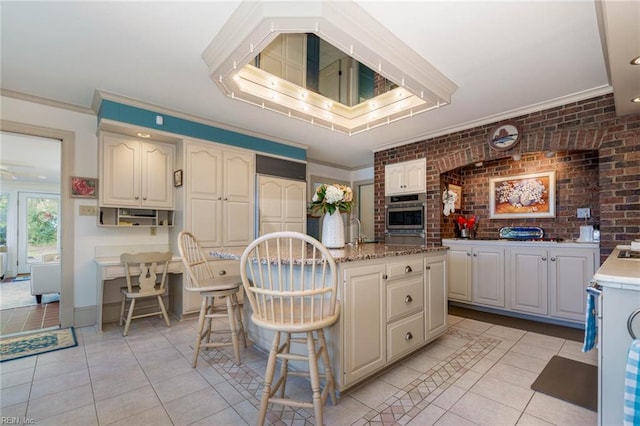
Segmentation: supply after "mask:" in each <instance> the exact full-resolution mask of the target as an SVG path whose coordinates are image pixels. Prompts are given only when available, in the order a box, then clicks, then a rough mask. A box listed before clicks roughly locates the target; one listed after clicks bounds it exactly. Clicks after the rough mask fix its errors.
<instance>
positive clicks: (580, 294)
mask: <svg viewBox="0 0 640 426" xmlns="http://www.w3.org/2000/svg"><path fill="white" fill-rule="evenodd" d="M442 244H443V245H444V246H447V247H449V269H448V270H449V273H450V276H449V284H450V288H449V300H451V301H454V302H462V303H467V304H472V305H482V306H485V307H488V308H491V309H496V311H497V312H499V311H504V312H512V313H514V314H518V315H522V316H525V317H538V318H544V319H545V320H546V321H551V322H558V323H561V324H563V323H567V322H570V323H579V324H584V315H585V289H586V287H587V285H588V284H589V282H590V281H591V278H592V277H593V274H594V273H595V270H596V266H597V265H598V259H599V256H600V254H599V253H600V251H599V247H598V244H597V243H575V242H561V243H557V242H540V241H535V242H527V241H518V242H515V241H505V240H495V241H486V240H447V239H444V240H442ZM469 277H471V278H469ZM468 288H471V297H470V298H468V297H467V294H466V293H465V291H467V289H468Z"/></svg>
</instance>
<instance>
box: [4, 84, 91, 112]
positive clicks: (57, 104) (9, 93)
mask: <svg viewBox="0 0 640 426" xmlns="http://www.w3.org/2000/svg"><path fill="white" fill-rule="evenodd" d="M0 95H2V96H6V97H8V98H14V99H19V100H21V101H27V102H32V103H35V104H40V105H45V106H50V107H53V108H60V109H65V110H68V111H73V112H79V113H81V114H89V115H96V113H95V111H94V110H93V109H92V108H87V107H83V106H79V105H74V104H69V103H66V102H61V101H56V100H54V99H48V98H43V97H41V96H35V95H30V94H28V93H22V92H16V91H15V90H9V89H3V88H0Z"/></svg>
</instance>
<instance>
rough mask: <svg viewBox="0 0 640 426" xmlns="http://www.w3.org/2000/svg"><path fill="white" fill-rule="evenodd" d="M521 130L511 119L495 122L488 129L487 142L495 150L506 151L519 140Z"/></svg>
mask: <svg viewBox="0 0 640 426" xmlns="http://www.w3.org/2000/svg"><path fill="white" fill-rule="evenodd" d="M521 136H522V132H521V130H520V126H519V125H518V124H517V123H516V122H515V121H512V120H509V121H504V122H502V123H500V124H497V125H496V126H495V127H493V128H492V129H491V130H490V131H489V137H488V139H487V142H488V143H489V146H490V147H491V148H492V149H495V150H496V151H506V150H508V149H511V148H513V147H514V146H516V145H517V144H518V142H520V139H521Z"/></svg>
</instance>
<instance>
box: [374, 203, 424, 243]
mask: <svg viewBox="0 0 640 426" xmlns="http://www.w3.org/2000/svg"><path fill="white" fill-rule="evenodd" d="M425 209H426V194H424V193H420V194H403V195H392V196H387V197H385V206H384V210H385V212H384V216H385V221H384V225H385V226H384V228H385V229H384V240H385V244H411V245H424V244H426V233H425V225H426V223H425V222H426V219H425V217H426V215H425Z"/></svg>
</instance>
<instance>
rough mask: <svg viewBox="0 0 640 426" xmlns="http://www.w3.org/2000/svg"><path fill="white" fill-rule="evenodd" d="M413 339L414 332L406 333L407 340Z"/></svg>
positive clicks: (405, 338)
mask: <svg viewBox="0 0 640 426" xmlns="http://www.w3.org/2000/svg"><path fill="white" fill-rule="evenodd" d="M411 339H413V334H411V332H408V333H407V334H405V335H404V340H406V341H407V342H408V341H409V340H411Z"/></svg>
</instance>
